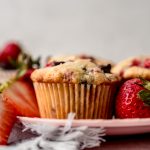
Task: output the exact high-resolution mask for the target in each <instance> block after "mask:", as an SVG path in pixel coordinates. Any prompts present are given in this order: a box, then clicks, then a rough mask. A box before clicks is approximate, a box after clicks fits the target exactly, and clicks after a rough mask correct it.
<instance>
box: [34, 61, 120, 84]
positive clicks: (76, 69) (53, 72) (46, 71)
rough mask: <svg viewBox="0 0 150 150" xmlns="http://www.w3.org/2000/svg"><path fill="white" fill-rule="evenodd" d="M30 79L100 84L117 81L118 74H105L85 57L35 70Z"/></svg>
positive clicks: (35, 80)
mask: <svg viewBox="0 0 150 150" xmlns="http://www.w3.org/2000/svg"><path fill="white" fill-rule="evenodd" d="M31 79H32V80H33V81H34V82H54V83H65V82H66V83H87V84H96V85H98V84H101V83H114V82H117V81H118V76H116V75H113V74H109V75H108V74H105V73H104V72H103V71H102V70H101V69H100V68H99V67H98V65H96V64H94V63H92V62H91V61H89V60H87V59H85V60H83V59H78V60H74V61H68V62H65V63H62V64H59V65H57V66H53V67H46V68H43V69H37V70H35V71H34V72H33V73H32V75H31Z"/></svg>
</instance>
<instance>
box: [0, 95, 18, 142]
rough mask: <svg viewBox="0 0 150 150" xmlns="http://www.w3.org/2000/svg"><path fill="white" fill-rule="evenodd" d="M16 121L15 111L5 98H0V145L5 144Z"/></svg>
mask: <svg viewBox="0 0 150 150" xmlns="http://www.w3.org/2000/svg"><path fill="white" fill-rule="evenodd" d="M15 122H16V111H15V109H14V108H13V107H12V105H11V104H9V103H8V102H7V99H5V98H4V99H3V100H2V99H0V145H5V144H7V140H8V137H9V134H10V132H11V129H12V127H13V125H14V124H15Z"/></svg>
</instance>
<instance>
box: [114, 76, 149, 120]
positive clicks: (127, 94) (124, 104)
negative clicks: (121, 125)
mask: <svg viewBox="0 0 150 150" xmlns="http://www.w3.org/2000/svg"><path fill="white" fill-rule="evenodd" d="M115 110H116V117H117V118H149V117H150V82H149V81H146V80H144V79H138V78H135V79H130V80H128V81H126V82H125V83H124V84H123V85H122V86H121V88H120V90H119V92H118V94H117V98H116V108H115Z"/></svg>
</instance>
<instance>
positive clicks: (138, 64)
mask: <svg viewBox="0 0 150 150" xmlns="http://www.w3.org/2000/svg"><path fill="white" fill-rule="evenodd" d="M140 65H141V61H140V60H138V59H134V60H133V61H132V63H131V66H140Z"/></svg>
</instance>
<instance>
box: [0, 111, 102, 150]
mask: <svg viewBox="0 0 150 150" xmlns="http://www.w3.org/2000/svg"><path fill="white" fill-rule="evenodd" d="M74 116H75V115H74V114H73V113H70V114H69V115H68V121H67V123H66V125H65V126H64V127H56V126H49V125H46V124H41V125H39V124H37V125H36V124H30V123H28V124H25V123H23V124H24V126H25V129H24V131H26V130H31V131H32V132H33V133H36V134H37V135H38V137H34V138H31V139H28V140H25V141H23V142H21V143H19V144H16V145H13V146H5V147H4V146H3V147H0V150H41V149H42V150H79V149H84V148H92V147H97V146H100V144H101V142H102V141H105V140H104V139H103V138H102V137H103V136H104V135H105V130H104V129H103V128H89V127H87V126H81V127H72V121H73V119H74Z"/></svg>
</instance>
